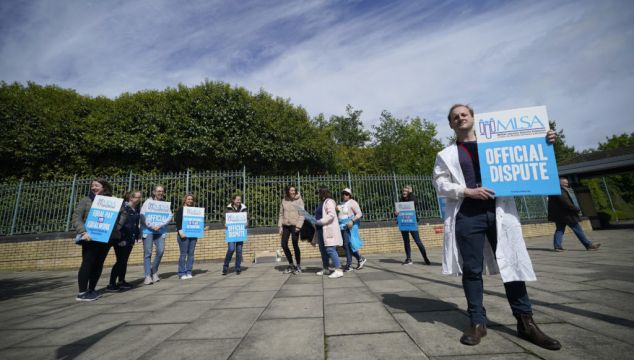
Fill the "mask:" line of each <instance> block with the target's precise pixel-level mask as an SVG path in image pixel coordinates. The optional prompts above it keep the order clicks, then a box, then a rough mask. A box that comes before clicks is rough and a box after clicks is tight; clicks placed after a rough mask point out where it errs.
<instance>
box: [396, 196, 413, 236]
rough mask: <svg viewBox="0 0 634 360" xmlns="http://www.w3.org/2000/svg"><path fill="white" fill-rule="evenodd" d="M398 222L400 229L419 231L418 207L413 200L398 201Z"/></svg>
mask: <svg viewBox="0 0 634 360" xmlns="http://www.w3.org/2000/svg"><path fill="white" fill-rule="evenodd" d="M395 204H396V211H398V215H397V216H396V222H397V223H398V229H399V230H400V231H418V222H417V221H416V208H415V207H414V202H413V201H404V202H397V203H395Z"/></svg>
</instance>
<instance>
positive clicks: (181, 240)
mask: <svg viewBox="0 0 634 360" xmlns="http://www.w3.org/2000/svg"><path fill="white" fill-rule="evenodd" d="M195 201H196V199H195V198H194V195H191V194H187V195H185V197H184V198H183V205H182V206H181V207H180V208H179V209H178V210H177V211H176V214H175V215H174V222H176V230H177V233H176V241H177V242H178V249H179V250H180V257H179V258H178V278H179V279H191V278H192V277H193V275H192V269H193V268H194V251H195V250H196V242H197V241H198V238H201V237H203V233H204V230H205V209H204V208H195V207H193V206H194V202H195Z"/></svg>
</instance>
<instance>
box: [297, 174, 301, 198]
mask: <svg viewBox="0 0 634 360" xmlns="http://www.w3.org/2000/svg"><path fill="white" fill-rule="evenodd" d="M301 186H302V185H301V181H300V177H299V171H298V172H297V192H298V193H301V191H302V189H301Z"/></svg>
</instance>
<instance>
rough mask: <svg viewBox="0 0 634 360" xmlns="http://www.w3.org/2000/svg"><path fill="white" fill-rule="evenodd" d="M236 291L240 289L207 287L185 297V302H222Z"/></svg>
mask: <svg viewBox="0 0 634 360" xmlns="http://www.w3.org/2000/svg"><path fill="white" fill-rule="evenodd" d="M238 290H240V287H211V288H209V287H207V288H204V289H202V290H199V291H197V292H195V293H193V294H191V295H189V296H187V300H223V299H226V298H228V297H229V296H231V295H233V294H234V293H236V292H237V291H238Z"/></svg>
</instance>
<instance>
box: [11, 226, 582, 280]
mask: <svg viewBox="0 0 634 360" xmlns="http://www.w3.org/2000/svg"><path fill="white" fill-rule="evenodd" d="M582 226H583V229H584V231H586V232H590V231H592V228H591V226H590V222H589V221H588V220H584V221H583V222H582ZM522 229H523V232H524V237H525V238H526V241H527V243H530V238H531V237H535V236H547V235H552V234H553V233H554V231H555V225H554V224H553V223H538V224H525V225H522ZM419 231H420V235H421V238H422V240H423V243H424V244H425V246H426V247H428V248H438V247H440V246H441V245H442V236H443V226H442V224H425V225H420V226H419ZM258 232H260V231H258ZM360 233H361V237H362V238H363V241H364V242H365V246H364V247H363V248H362V253H363V254H364V255H365V254H382V253H398V252H404V250H403V241H402V238H401V234H400V232H399V231H398V228H397V227H396V226H395V225H392V224H385V226H377V224H372V227H370V226H367V227H365V228H363V227H362V228H361V229H360ZM569 236H570V235H569ZM289 242H290V241H289ZM412 242H413V241H412ZM289 245H290V244H289ZM412 246H413V249H412V251H414V255H413V256H414V258H415V259H416V257H417V255H416V251H415V249H416V246H415V244H412ZM278 248H280V236H279V235H278V233H277V231H276V229H270V231H267V232H266V233H256V234H251V235H249V241H247V242H246V243H245V244H244V248H243V257H244V260H243V261H244V263H245V264H248V263H250V262H252V261H253V260H254V259H255V256H256V254H258V256H261V254H263V253H265V252H275V251H276V250H277V249H278ZM291 248H292V247H291ZM300 248H301V253H302V258H303V259H308V258H318V257H319V256H320V255H319V248H317V247H313V246H312V245H311V244H310V243H308V242H305V241H300ZM226 250H227V245H226V243H225V241H224V230H223V229H217V230H208V231H206V233H205V237H204V238H203V239H200V240H199V241H198V244H197V246H196V261H210V260H220V259H222V258H224V256H225V253H226ZM178 256H179V250H178V244H177V243H176V233H168V235H167V239H166V244H165V253H164V255H163V262H176V261H178ZM282 256H283V254H282ZM234 259H235V256H234ZM114 261H115V254H114V251H113V250H111V251H110V253H109V254H108V258H107V259H106V263H105V267H108V266H112V265H113V264H114ZM232 262H233V261H232ZM283 262H284V263H285V260H283ZM80 263H81V246H77V245H75V243H74V241H73V239H72V238H68V239H56V240H28V239H26V240H24V241H13V242H3V243H0V270H49V269H73V268H79V265H80ZM142 263H143V246H142V245H135V246H134V249H133V250H132V254H131V255H130V260H129V264H131V265H138V264H142Z"/></svg>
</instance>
